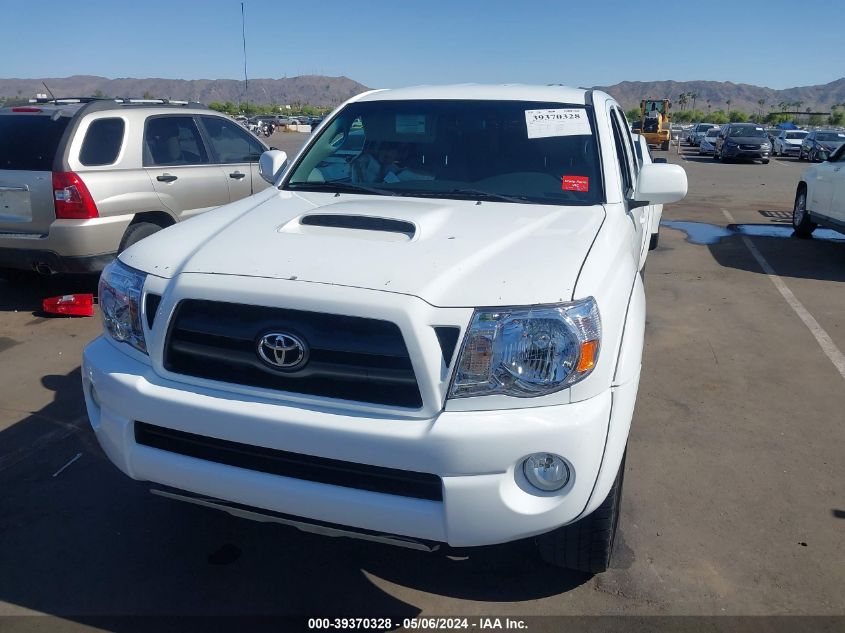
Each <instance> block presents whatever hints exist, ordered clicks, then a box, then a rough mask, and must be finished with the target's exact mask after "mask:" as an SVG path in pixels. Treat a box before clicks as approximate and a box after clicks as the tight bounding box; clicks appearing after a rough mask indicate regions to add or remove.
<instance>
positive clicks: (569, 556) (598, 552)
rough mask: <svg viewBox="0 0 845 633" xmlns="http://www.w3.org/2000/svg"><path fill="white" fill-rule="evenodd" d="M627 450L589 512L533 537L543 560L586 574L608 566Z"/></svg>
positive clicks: (597, 572) (616, 523)
mask: <svg viewBox="0 0 845 633" xmlns="http://www.w3.org/2000/svg"><path fill="white" fill-rule="evenodd" d="M627 453H628V451H627V449H626V451H625V453H623V455H622V463H621V464H619V472H617V473H616V479H615V480H614V482H613V486H611V488H610V492H609V493H608V494H607V498H606V499H605V500H604V501H603V502H602V504H601V505H600V506H599V507H598V508H596V509H595V511H593V513H592V514H589V515H587V516H585V517H584V518H583V519H581V520H579V521H576V522H575V523H570V524H569V525H564V526H562V527H559V528H557V529H556V530H553V531H551V532H547V533H546V534H541V535H540V536H538V537H537V538H536V541H537V548H538V550H539V552H540V557H541V558H542V559H543V560H544V561H546V562H547V563H549V564H551V565H554V566H555V567H564V568H566V569H572V570H574V571H581V572H584V573H588V574H599V573H601V572H603V571H606V570H607V568H608V567H609V566H610V557H611V554H612V553H613V542H614V540H615V537H616V527H617V525H618V524H619V505H620V502H621V501H622V483H623V481H624V479H625V457H626V455H627Z"/></svg>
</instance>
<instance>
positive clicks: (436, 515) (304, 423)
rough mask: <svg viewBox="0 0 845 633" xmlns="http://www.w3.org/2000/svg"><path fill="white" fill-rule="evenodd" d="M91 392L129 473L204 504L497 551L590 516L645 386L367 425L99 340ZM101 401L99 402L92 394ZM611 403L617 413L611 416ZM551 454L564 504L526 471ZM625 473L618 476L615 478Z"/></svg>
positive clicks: (111, 448)
mask: <svg viewBox="0 0 845 633" xmlns="http://www.w3.org/2000/svg"><path fill="white" fill-rule="evenodd" d="M82 376H83V389H84V394H85V402H86V406H87V409H88V414H89V417H90V420H91V424H92V426H93V428H94V431H95V433H96V436H97V439H98V440H99V442H100V445H101V446H102V448H103V450H104V451H105V452H106V454H107V455H108V457H109V458H110V459H111V461H112V462H114V464H115V465H116V466H117V467H118V468H119V469H120V470H122V471H123V472H124V473H126V474H127V475H129V476H130V477H132V478H134V479H138V480H144V481H152V482H156V483H159V484H163V485H165V486H169V487H172V488H176V489H180V490H185V491H188V492H191V493H195V494H199V495H207V496H209V497H214V498H217V499H222V500H225V501H229V502H232V503H237V504H243V505H245V506H249V507H253V508H261V509H264V510H269V511H271V512H279V513H284V514H285V515H292V516H298V517H303V518H305V519H310V520H313V521H322V522H327V523H331V524H335V525H343V526H349V527H352V528H357V529H361V530H372V531H377V532H379V533H387V534H396V535H402V536H407V537H410V538H417V539H423V540H427V541H437V542H445V543H448V544H450V545H452V546H473V545H487V544H493V543H502V542H507V541H512V540H516V539H520V538H524V537H528V536H532V535H536V534H541V533H544V532H547V531H550V530H552V529H554V528H556V527H559V526H561V525H564V524H566V523H569V522H572V521H574V520H576V519H577V518H579V516H580V515H581V514H582V513H583V512H584V510H585V508H586V507H587V504H588V502H590V499H591V497H592V496H593V495H594V494H606V491H599V490H594V487H595V484H596V480H597V477H598V473H599V469H600V468H601V467H602V459H603V454H604V448H605V442H606V438H607V433H608V424H609V423H610V420H611V409H612V415H613V418H614V420H615V419H616V417H617V416H619V418H620V419H621V418H625V417H627V420H628V421H629V420H630V417H631V415H632V413H633V403H634V399H635V394H636V389H637V382H638V381H631V382H629V383H626V384H625V385H623V386H621V387H618V388H614V389H613V390H608V391H606V392H604V393H602V394H601V395H599V396H597V397H595V398H591V399H589V400H584V401H580V402H576V403H570V404H563V405H558V406H546V407H534V408H528V409H509V410H495V411H441V412H439V413H438V414H436V415H435V416H434V417H432V418H430V419H407V418H405V419H397V418H391V417H390V416H387V415H385V416H364V415H361V414H356V413H355V412H343V411H336V410H329V409H325V408H317V407H304V406H303V407H296V406H290V405H288V404H283V403H280V402H278V401H272V400H265V399H262V398H252V399H249V400H246V399H243V398H237V397H233V394H232V393H228V392H223V391H218V390H216V389H211V388H207V387H197V386H192V385H187V384H184V383H180V382H175V381H172V380H168V379H164V378H162V377H161V376H159V375H158V374H156V373H155V371H154V370H153V368H152V367H151V366H150V365H148V364H146V363H143V362H141V361H139V360H137V359H135V358H132V357H130V356H129V355H128V354H125V353H123V352H122V351H121V350H119V349H118V348H117V346H116V345H115V344H113V343H112V342H111V341H108V340H106V339H105V338H103V337H100V338H98V339H96V340H95V341H93V342H92V343H91V344H89V345H88V347H87V348H86V349H85V352H84V358H83V370H82ZM93 390H95V391H96V401H95V400H94V398H92V391H93ZM611 405H613V407H612V408H611ZM135 421H142V422H146V423H149V424H153V425H157V426H161V427H165V428H169V429H176V430H178V431H183V432H186V433H194V434H199V435H203V436H206V437H213V438H217V439H222V440H229V441H233V442H239V443H246V444H250V445H253V446H262V447H266V448H271V449H277V450H283V451H289V452H293V453H298V454H304V455H314V456H321V457H326V458H330V459H337V460H344V461H347V462H353V463H356V464H370V465H375V466H382V467H385V468H393V469H401V470H410V471H416V472H422V473H431V474H435V475H438V476H439V477H440V478H441V480H442V498H443V499H442V501H432V500H426V499H419V498H412V497H405V496H400V495H395V494H384V493H379V492H371V491H368V490H362V489H358V488H351V487H346V486H341V485H329V484H324V483H316V482H314V481H306V480H302V479H296V478H292V477H284V476H279V475H273V474H267V473H264V472H258V471H255V470H250V469H247V468H240V467H235V466H230V465H226V464H222V463H218V462H216V461H207V460H204V459H198V458H195V457H188V456H185V455H182V454H179V453H174V452H169V451H167V450H161V449H157V448H151V447H150V446H145V445H142V444H139V443H137V442H136V441H135V435H134V426H135ZM540 451H544V452H545V451H548V452H552V453H557V454H558V455H561V456H562V457H563V458H564V459H566V460H567V461H568V462H569V465H570V467H571V471H572V474H571V477H570V481H569V483H567V485H566V486H565V487H564V488H563V489H562V490H561V491H558V492H556V493H542V492H539V491H537V490H534V489H532V487H531V486H530V484H528V483H527V481H526V480H525V478H524V475H523V474H522V469H521V464H522V461H523V459H524V458H525V457H526V456H527V455H529V454H531V453H534V452H540ZM616 467H618V464H614V465H609V464H605V468H614V470H613V472H616V471H615V468H616Z"/></svg>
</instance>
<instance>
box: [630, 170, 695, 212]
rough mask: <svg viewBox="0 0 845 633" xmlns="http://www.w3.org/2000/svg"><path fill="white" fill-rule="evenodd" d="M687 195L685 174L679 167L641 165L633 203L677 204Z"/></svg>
mask: <svg viewBox="0 0 845 633" xmlns="http://www.w3.org/2000/svg"><path fill="white" fill-rule="evenodd" d="M686 195H687V172H685V171H684V168H683V167H681V166H680V165H660V164H652V165H643V168H642V169H641V170H640V177H639V179H638V180H637V188H636V189H635V190H634V201H635V202H643V203H645V204H666V203H669V202H678V201H679V200H683V199H684V196H686Z"/></svg>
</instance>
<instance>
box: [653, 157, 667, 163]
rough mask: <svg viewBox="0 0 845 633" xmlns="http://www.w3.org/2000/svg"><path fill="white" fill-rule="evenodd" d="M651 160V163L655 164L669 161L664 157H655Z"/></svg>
mask: <svg viewBox="0 0 845 633" xmlns="http://www.w3.org/2000/svg"><path fill="white" fill-rule="evenodd" d="M651 162H653V163H655V164H662V163H668V162H669V161H668V160H666V159H665V158H655V159H654V160H653V161H651Z"/></svg>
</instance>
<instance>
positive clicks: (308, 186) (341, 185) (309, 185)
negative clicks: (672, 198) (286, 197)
mask: <svg viewBox="0 0 845 633" xmlns="http://www.w3.org/2000/svg"><path fill="white" fill-rule="evenodd" d="M287 188H288V189H303V190H308V191H330V192H334V193H341V192H346V193H373V194H375V195H377V196H397V195H399V194H398V193H397V192H395V191H391V190H390V189H379V188H378V187H368V186H367V185H360V184H357V183H352V182H289V183H288V185H287Z"/></svg>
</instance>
